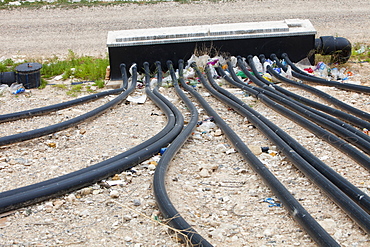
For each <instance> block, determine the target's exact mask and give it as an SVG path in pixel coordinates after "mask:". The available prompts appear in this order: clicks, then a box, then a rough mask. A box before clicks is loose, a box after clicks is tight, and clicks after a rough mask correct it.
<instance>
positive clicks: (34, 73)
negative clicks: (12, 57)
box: [15, 63, 42, 89]
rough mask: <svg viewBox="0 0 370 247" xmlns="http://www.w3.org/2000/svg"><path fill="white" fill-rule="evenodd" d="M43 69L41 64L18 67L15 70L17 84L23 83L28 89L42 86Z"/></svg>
mask: <svg viewBox="0 0 370 247" xmlns="http://www.w3.org/2000/svg"><path fill="white" fill-rule="evenodd" d="M41 67H42V65H41V64H39V63H24V64H21V65H18V66H17V67H16V68H15V70H16V71H17V82H18V83H22V84H23V86H24V87H25V88H27V89H29V88H38V87H39V86H40V84H41V76H40V70H41Z"/></svg>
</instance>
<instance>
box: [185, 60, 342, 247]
mask: <svg viewBox="0 0 370 247" xmlns="http://www.w3.org/2000/svg"><path fill="white" fill-rule="evenodd" d="M192 66H193V67H194V68H195V69H196V73H197V75H198V77H199V79H200V80H201V82H202V84H203V83H204V81H205V79H204V77H203V75H202V73H200V71H199V70H198V69H197V68H196V65H195V64H192ZM187 90H188V88H187ZM189 92H190V93H191V94H192V95H193V96H194V97H195V98H196V99H197V101H198V102H199V103H200V104H201V105H202V107H203V109H204V110H205V111H206V112H207V114H208V115H209V116H212V117H213V118H214V121H215V123H216V124H217V126H218V127H219V128H220V129H221V130H222V132H223V133H224V134H225V135H226V137H227V138H228V139H229V140H230V142H231V143H232V144H233V145H234V147H235V148H236V149H237V150H238V152H239V154H240V155H242V157H243V158H244V159H245V161H246V162H247V163H248V164H249V165H250V166H251V167H252V169H253V170H254V171H255V172H256V173H257V174H258V175H259V176H260V177H261V178H262V180H263V181H264V182H265V184H266V185H267V186H268V187H269V188H270V189H271V191H272V192H273V193H274V194H275V195H276V196H277V197H278V198H279V200H280V201H281V202H282V203H283V205H284V206H285V207H286V209H287V210H288V212H289V213H290V214H291V215H292V217H293V218H294V219H295V220H296V221H297V222H298V223H299V224H300V225H302V226H304V227H307V228H305V231H306V232H307V233H308V234H309V235H310V236H311V237H312V239H313V240H314V241H315V242H316V243H317V244H318V245H320V246H339V245H338V243H337V242H336V241H335V240H334V239H333V238H332V237H331V236H330V235H329V234H328V233H327V232H326V231H325V230H324V229H323V228H322V227H321V226H320V225H319V224H318V223H317V222H316V221H315V220H314V219H313V218H312V217H311V215H310V214H309V213H308V212H307V211H306V210H305V209H304V208H303V207H302V205H301V204H300V203H299V202H298V201H297V200H296V199H295V198H294V197H293V196H292V195H291V194H290V192H289V191H288V190H287V189H286V188H285V187H284V185H283V184H281V182H280V181H279V180H278V179H277V178H276V177H275V176H274V175H273V174H272V173H271V171H270V170H269V169H268V168H267V167H266V166H265V165H264V164H263V163H262V162H261V161H260V160H259V159H258V158H257V157H256V156H255V155H254V154H253V153H252V151H251V150H250V149H249V148H248V146H247V145H246V144H245V143H244V142H243V141H242V140H241V139H240V137H239V136H238V135H237V134H236V133H235V132H234V131H233V130H232V129H231V128H230V127H229V126H228V125H227V124H226V122H225V121H224V120H223V119H222V118H221V117H220V116H219V115H218V114H217V113H216V112H215V111H214V110H213V109H212V107H211V106H210V105H209V104H208V103H207V102H206V101H205V100H204V99H203V98H202V97H201V96H200V95H199V94H198V93H197V92H196V91H195V90H194V89H193V88H189ZM308 222H309V223H308Z"/></svg>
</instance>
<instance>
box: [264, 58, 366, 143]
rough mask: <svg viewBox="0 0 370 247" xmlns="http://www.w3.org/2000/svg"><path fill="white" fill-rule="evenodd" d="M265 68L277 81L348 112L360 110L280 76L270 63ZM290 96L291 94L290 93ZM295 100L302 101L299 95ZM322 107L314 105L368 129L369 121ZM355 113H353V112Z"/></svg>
mask: <svg viewBox="0 0 370 247" xmlns="http://www.w3.org/2000/svg"><path fill="white" fill-rule="evenodd" d="M260 59H261V61H265V58H264V56H263V55H260ZM266 69H267V71H268V72H269V73H270V74H271V75H272V76H274V77H275V78H276V79H278V80H279V81H281V82H285V83H288V84H290V85H293V86H295V87H299V88H302V89H303V90H306V91H308V92H310V93H313V94H315V95H316V96H318V97H320V98H321V99H323V100H325V101H327V102H329V103H331V104H333V105H335V106H337V107H339V108H341V109H342V110H345V111H347V112H350V113H352V114H354V113H356V112H359V111H360V110H358V109H357V108H355V107H353V106H350V105H348V104H346V103H344V102H343V101H340V100H338V99H337V98H335V97H333V96H331V95H329V94H327V93H324V92H323V91H321V90H319V89H317V88H314V87H311V86H309V85H306V84H304V83H302V82H297V81H294V80H290V79H288V78H286V77H284V76H281V75H280V74H279V73H277V72H276V71H275V70H274V69H273V68H272V67H271V66H270V65H267V66H266ZM291 96H292V95H291ZM295 99H296V100H298V101H302V98H301V97H295ZM303 102H306V101H303ZM310 102H311V101H310ZM316 104H318V106H319V105H322V104H319V103H316ZM322 106H323V107H321V106H320V107H315V108H316V109H318V110H322V111H325V112H327V113H329V114H332V115H335V116H337V117H338V118H341V119H343V120H345V121H346V122H349V123H351V124H353V125H355V126H357V127H359V128H361V129H363V128H367V129H370V123H369V122H367V121H365V120H362V119H361V118H359V117H356V116H353V115H351V114H348V113H345V112H343V111H340V110H336V111H335V114H333V113H334V112H333V110H330V109H334V108H331V107H327V106H325V105H322ZM360 112H361V113H360V115H362V113H363V111H360ZM354 115H355V114H354ZM354 133H356V134H357V133H358V132H354ZM359 135H360V136H361V137H363V135H361V134H359Z"/></svg>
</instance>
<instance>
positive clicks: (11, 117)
mask: <svg viewBox="0 0 370 247" xmlns="http://www.w3.org/2000/svg"><path fill="white" fill-rule="evenodd" d="M124 90H125V88H118V89H113V90H108V91H104V92H100V93H96V94H91V95H87V96H84V97H81V98H78V99H74V100H70V101H68V102H62V103H59V104H55V105H50V106H45V107H40V108H35V109H31V110H26V111H20V112H14V113H9V114H3V115H0V123H3V122H9V121H15V120H18V119H23V118H30V117H34V116H40V115H44V114H47V113H50V112H55V111H59V110H62V109H65V108H68V107H72V106H75V105H79V104H83V103H86V102H89V101H92V100H96V99H99V98H102V97H105V96H107V95H112V94H119V93H121V92H122V91H124Z"/></svg>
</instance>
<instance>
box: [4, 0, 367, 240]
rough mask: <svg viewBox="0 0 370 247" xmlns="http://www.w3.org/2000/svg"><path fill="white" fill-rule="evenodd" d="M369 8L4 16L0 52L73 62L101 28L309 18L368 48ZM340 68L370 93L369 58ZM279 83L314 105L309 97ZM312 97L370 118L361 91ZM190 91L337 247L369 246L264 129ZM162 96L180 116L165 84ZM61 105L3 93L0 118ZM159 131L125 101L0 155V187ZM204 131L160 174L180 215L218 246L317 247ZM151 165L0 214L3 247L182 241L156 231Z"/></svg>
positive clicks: (43, 94) (154, 111)
mask: <svg viewBox="0 0 370 247" xmlns="http://www.w3.org/2000/svg"><path fill="white" fill-rule="evenodd" d="M199 13H201V14H199ZM369 13H370V3H369V2H368V1H357V2H356V3H354V2H353V1H349V0H341V1H316V0H314V1H298V0H295V1H289V2H287V1H281V0H269V1H249V2H248V4H247V2H246V1H227V2H220V3H210V2H199V3H198V2H197V3H194V4H179V3H173V2H168V3H160V4H148V5H140V4H124V5H122V6H112V7H93V8H77V9H57V8H42V9H37V10H32V9H15V10H1V11H0V20H1V23H2V27H3V28H2V29H3V30H2V31H3V35H2V38H1V39H0V56H2V57H4V58H7V57H14V56H15V57H17V58H22V57H23V56H25V57H51V56H53V55H56V56H61V57H62V56H64V55H66V54H67V51H68V49H71V50H73V51H75V52H77V53H78V54H83V55H101V56H104V54H105V53H106V48H105V39H106V35H107V32H108V31H110V30H118V29H132V28H146V27H158V26H173V25H195V24H210V23H225V22H241V21H262V20H281V19H285V18H308V19H310V20H311V22H312V23H313V25H314V26H315V28H316V29H317V30H318V34H319V35H338V36H343V37H346V38H348V39H350V40H351V41H352V42H353V43H354V42H368V40H369V37H370V33H369V29H368V28H367V27H368V24H369V21H370V20H369V18H368V16H369ZM179 20H180V21H179ZM344 67H345V68H347V69H348V70H350V71H352V73H353V74H354V76H353V77H351V78H350V82H353V83H357V84H362V85H367V86H370V81H369V75H370V72H369V64H368V63H363V64H353V63H348V64H346V65H344ZM51 83H65V84H68V83H69V82H67V81H66V82H61V81H53V82H51ZM220 83H222V82H220ZM284 86H285V87H286V88H289V89H290V90H292V91H294V92H296V93H298V94H302V95H305V97H309V98H311V99H314V100H316V101H319V102H321V100H320V99H318V98H317V97H315V96H314V95H310V94H308V93H307V92H303V91H301V90H297V89H295V88H290V87H289V86H286V85H284ZM224 87H225V88H227V89H229V90H231V91H232V92H234V94H235V95H237V96H238V97H240V98H241V99H242V100H243V101H245V102H248V104H250V105H252V106H253V108H254V109H255V110H257V111H259V112H260V113H261V114H263V115H264V116H266V117H267V118H269V119H270V120H271V121H273V122H274V123H276V124H277V125H279V126H280V127H281V128H282V129H283V130H285V131H286V132H288V133H289V134H290V135H292V136H293V137H294V138H296V139H297V140H298V141H299V142H300V143H302V144H303V145H304V146H305V147H306V148H307V149H309V150H310V151H311V152H312V153H313V154H314V155H316V156H317V157H319V158H320V159H322V160H323V161H325V163H326V164H328V165H330V166H331V167H332V168H333V169H334V170H336V171H337V172H338V173H340V174H341V175H343V176H344V177H345V178H347V179H348V180H349V181H350V182H352V183H353V184H355V185H356V186H358V187H359V188H361V189H362V190H363V191H365V192H366V193H370V182H369V179H368V177H369V172H368V171H367V170H365V169H364V168H363V167H362V166H360V165H358V164H356V163H355V162H354V161H352V160H351V159H350V158H348V157H347V156H345V155H344V154H342V153H340V152H339V151H337V150H335V149H334V148H333V147H331V146H330V145H329V144H327V143H325V142H324V141H322V140H320V139H319V138H318V137H316V136H315V135H313V134H312V133H310V132H308V131H307V130H305V129H303V128H301V127H300V126H298V125H296V124H295V123H293V122H292V121H291V120H289V119H287V118H285V117H283V116H281V115H279V114H277V113H276V112H274V111H273V110H271V109H269V108H267V107H266V106H265V105H263V104H262V103H261V102H257V101H256V100H255V99H253V98H252V97H248V96H246V95H245V94H244V93H243V92H241V91H240V90H236V89H233V88H230V87H228V86H227V85H224ZM318 88H320V89H322V90H325V92H327V93H329V94H331V95H333V96H335V97H338V98H340V99H341V100H343V101H345V102H347V103H349V104H351V105H353V106H355V107H357V108H359V109H362V110H364V111H366V112H370V104H369V103H370V100H369V96H368V95H364V94H359V93H353V92H346V91H343V90H338V89H334V88H328V87H318ZM199 91H200V92H201V93H202V94H203V96H204V97H205V98H206V99H207V101H208V102H209V103H210V104H211V105H212V106H213V107H214V108H215V109H216V110H217V112H218V113H219V114H220V115H221V116H222V117H223V118H224V119H225V121H226V122H227V123H228V124H230V126H232V128H233V129H234V131H235V132H236V133H238V134H239V135H240V136H241V137H242V139H243V141H245V142H246V143H247V144H248V145H249V146H251V147H270V149H271V151H270V152H269V153H258V157H259V158H260V159H261V160H262V161H263V162H264V163H265V164H266V166H267V167H268V168H269V169H270V170H271V171H272V172H273V173H274V174H275V176H277V177H278V178H279V179H280V180H281V181H282V183H283V184H284V185H285V186H286V187H287V188H288V189H289V191H291V192H292V194H293V195H294V196H295V197H296V198H297V199H298V200H299V201H300V203H302V205H303V206H304V207H305V208H306V209H307V211H308V212H309V213H310V214H312V216H313V217H314V218H315V219H316V220H317V221H318V222H320V223H321V224H322V226H323V227H324V228H325V229H326V230H327V231H328V232H329V233H330V234H331V235H332V236H333V237H334V239H336V240H337V241H338V243H340V244H341V245H342V246H369V244H370V243H369V241H370V238H369V236H368V235H367V234H366V233H365V232H364V231H363V230H361V228H359V227H358V226H357V225H356V224H355V223H354V222H353V221H352V220H351V219H350V218H349V217H348V216H347V215H346V214H345V213H344V212H343V211H342V210H341V209H340V208H339V207H338V206H336V205H335V204H334V203H333V202H331V201H330V200H329V199H328V197H326V195H325V194H324V193H323V192H321V191H320V190H319V189H318V188H317V187H316V186H315V185H313V184H312V182H311V181H310V180H309V179H307V178H306V177H305V176H304V175H303V174H302V173H301V172H300V171H298V170H297V169H296V168H295V167H294V166H293V165H292V164H291V163H290V162H288V161H287V160H286V158H285V157H284V156H283V155H282V154H281V153H280V152H279V150H276V149H275V148H274V146H273V144H272V143H271V142H270V141H269V140H268V139H267V138H266V137H265V136H264V135H263V133H261V132H260V131H258V130H257V129H255V128H253V127H252V126H251V125H250V123H249V122H248V121H247V120H246V119H245V118H243V117H240V116H239V115H238V114H236V112H234V111H232V110H230V109H228V108H227V107H225V106H224V105H222V104H221V103H219V102H218V101H216V100H215V99H214V98H212V97H211V96H209V95H208V94H206V92H205V91H204V89H202V88H200V89H199ZM161 92H162V93H163V94H164V95H165V96H166V97H167V98H168V99H170V100H171V101H172V102H173V103H175V104H176V105H177V107H178V108H179V109H180V110H181V111H182V112H183V113H184V114H185V116H187V114H186V113H187V111H186V108H185V106H184V105H183V103H181V101H180V100H179V99H178V97H177V96H176V94H175V93H174V89H173V88H168V89H161ZM142 94H143V91H142V90H141V89H137V90H136V91H135V95H136V96H139V95H142ZM112 97H114V96H110V97H106V98H103V99H100V100H97V101H94V102H90V103H87V104H83V105H80V106H77V107H73V108H70V109H66V110H61V111H58V112H56V113H52V114H48V115H45V116H41V117H36V118H32V119H25V120H18V121H15V122H11V123H2V124H1V129H0V136H7V135H11V134H16V133H20V132H24V131H27V130H31V129H35V128H40V127H43V126H48V125H51V124H55V123H59V122H62V121H65V120H67V119H71V118H73V117H75V116H78V115H81V114H83V113H85V112H88V111H90V110H92V109H94V108H96V107H98V106H100V105H102V104H104V103H106V102H107V101H108V100H110V99H111V98H112ZM70 99H71V97H69V96H67V94H66V90H63V89H61V88H58V87H53V86H52V85H49V86H47V87H46V88H45V89H43V90H38V89H32V90H30V92H27V93H23V94H19V95H11V94H4V95H3V96H2V97H0V109H1V114H6V113H10V112H16V111H20V110H26V109H32V108H36V107H41V106H46V105H51V104H56V103H59V102H64V101H67V100H70ZM199 111H200V119H199V120H205V119H207V118H208V117H209V116H207V115H206V114H205V113H204V111H202V110H201V109H200V108H199ZM165 122H166V118H165V116H164V115H163V114H162V112H161V111H160V110H159V108H157V107H156V106H155V105H154V104H153V102H151V101H150V100H147V101H146V102H145V103H144V104H137V103H132V102H131V103H130V102H126V103H122V104H120V105H119V106H117V107H115V108H114V109H111V110H109V111H107V112H106V113H105V114H103V115H101V116H99V117H98V118H96V119H93V120H90V121H87V122H85V123H83V124H80V125H79V126H78V127H75V128H71V129H68V130H65V131H61V132H58V133H55V134H53V135H48V136H45V137H42V138H38V139H35V140H30V141H25V142H22V143H18V144H13V145H8V146H4V147H0V173H1V176H0V191H1V192H2V191H6V190H10V189H14V188H18V187H21V186H25V185H29V184H33V183H36V182H40V181H44V180H46V179H50V178H53V177H56V176H60V175H63V174H66V173H69V172H72V171H75V170H78V169H81V168H84V167H87V166H89V165H92V164H95V163H97V162H100V161H102V160H105V159H107V158H109V157H112V156H114V155H117V154H119V153H122V152H124V151H125V150H128V149H129V148H131V147H133V146H135V145H137V144H139V143H141V142H143V141H144V140H146V139H148V138H150V137H151V136H153V135H154V134H155V133H157V132H159V131H160V130H161V128H163V126H164V125H165ZM204 131H205V130H203V129H201V127H198V128H197V129H196V131H195V133H194V135H193V136H192V137H191V138H190V139H189V140H188V141H187V142H186V144H185V145H184V147H183V148H182V149H181V150H180V151H179V153H178V154H177V155H176V157H175V158H174V160H173V161H172V162H171V165H170V168H169V170H168V175H167V189H168V192H169V194H170V197H171V199H172V200H173V202H174V204H175V206H176V208H177V209H178V211H179V212H180V213H181V215H182V216H183V217H184V218H185V219H186V220H187V221H188V222H189V223H190V224H191V225H192V226H193V227H194V228H195V229H196V230H197V231H198V232H199V233H200V234H201V235H202V236H204V237H206V238H207V239H208V240H209V241H210V242H211V243H212V244H213V245H214V246H315V243H314V242H313V241H312V240H311V239H310V237H309V236H308V235H307V234H306V233H305V232H304V231H303V230H302V229H301V228H300V226H299V225H298V224H297V223H296V222H295V221H293V220H292V218H291V217H290V216H289V215H288V213H287V211H286V210H285V209H284V206H279V205H277V204H271V203H269V202H275V203H279V201H278V198H276V197H275V196H274V195H273V193H272V192H271V191H270V190H269V189H268V188H267V187H266V186H265V185H264V183H263V182H262V180H261V179H260V178H259V177H258V176H257V175H256V173H255V172H254V171H253V170H252V169H251V168H250V167H249V166H248V164H247V163H246V162H245V161H244V160H243V159H242V157H241V156H240V155H239V154H238V153H237V152H235V151H234V150H233V146H232V144H231V143H230V142H229V141H228V140H227V139H226V138H225V136H224V135H223V134H222V133H221V132H220V131H219V130H218V128H217V127H216V128H214V129H212V130H207V131H208V132H207V133H204ZM202 132H203V133H202ZM159 157H160V156H156V157H153V158H152V159H150V160H148V161H146V162H143V163H142V164H140V165H138V166H137V167H135V168H134V169H133V170H130V171H127V172H123V173H121V174H117V175H116V176H114V177H112V178H109V179H107V181H105V182H104V183H99V184H94V185H92V186H89V187H87V188H84V189H81V190H79V191H76V192H73V193H70V194H66V195H65V196H62V197H59V198H55V199H51V200H48V201H45V202H43V203H40V204H37V205H34V206H30V207H26V208H22V209H20V210H16V211H13V212H9V213H7V214H5V215H2V216H1V218H0V246H88V245H89V246H135V247H139V246H185V244H183V243H181V242H179V240H178V239H177V238H176V236H175V234H173V231H172V230H170V229H169V228H168V227H167V226H165V225H163V224H162V220H163V219H162V218H161V215H160V213H159V211H158V207H157V206H156V203H155V200H154V196H153V193H152V189H151V187H152V177H153V173H154V171H155V164H156V162H158V159H159ZM268 198H272V201H269V200H268Z"/></svg>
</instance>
